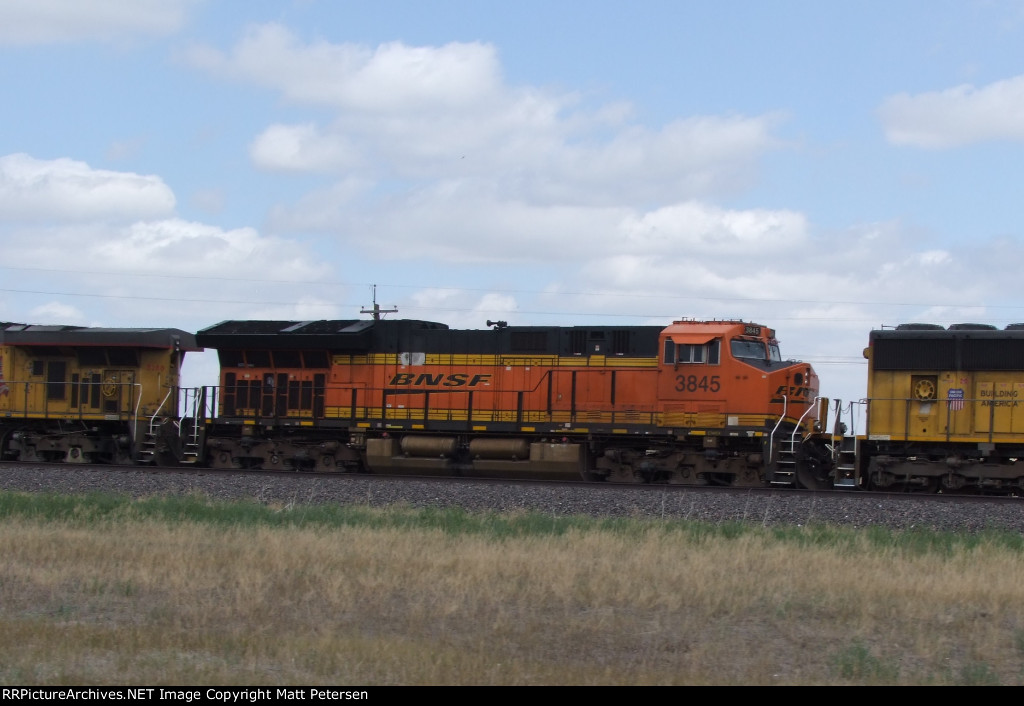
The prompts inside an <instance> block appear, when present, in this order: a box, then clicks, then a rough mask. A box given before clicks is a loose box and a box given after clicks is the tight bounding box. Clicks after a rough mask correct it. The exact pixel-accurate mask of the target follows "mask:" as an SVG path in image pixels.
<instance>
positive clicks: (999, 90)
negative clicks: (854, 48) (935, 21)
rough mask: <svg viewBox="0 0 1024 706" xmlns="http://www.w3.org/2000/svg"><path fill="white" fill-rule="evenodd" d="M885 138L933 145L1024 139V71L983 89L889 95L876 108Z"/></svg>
mask: <svg viewBox="0 0 1024 706" xmlns="http://www.w3.org/2000/svg"><path fill="white" fill-rule="evenodd" d="M878 114H879V117H880V118H881V120H882V126H883V128H884V129H885V134H886V137H887V138H888V139H889V141H890V142H892V143H894V144H897V145H909V146H912V147H923V148H930V149H941V148H949V147H960V146H962V145H968V144H972V143H976V142H984V141H989V140H1012V141H1024V76H1016V77H1014V78H1009V79H1006V80H1003V81H996V82H995V83H990V84H989V85H987V86H983V87H981V88H975V87H974V86H972V85H967V84H965V85H961V86H955V87H953V88H949V89H946V90H944V91H933V92H929V93H920V94H917V95H909V94H906V93H901V94H899V95H895V96H892V97H890V98H888V99H887V100H886V101H885V102H884V103H883V104H882V106H881V107H880V108H879V110H878Z"/></svg>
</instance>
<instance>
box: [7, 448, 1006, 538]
mask: <svg viewBox="0 0 1024 706" xmlns="http://www.w3.org/2000/svg"><path fill="white" fill-rule="evenodd" d="M0 490H6V491H17V492H31V493H39V492H45V493H59V494H83V493H93V492H98V493H113V494H119V495H128V496H131V497H135V498H142V497H150V496H154V495H190V494H191V495H199V496H203V497H208V498H210V499H212V500H224V501H230V500H251V501H255V502H259V503H263V504H267V505H273V506H275V507H282V508H286V507H295V506H300V505H319V504H336V505H351V504H355V505H367V506H374V507H388V506H399V507H410V508H426V507H433V508H450V507H461V508H464V509H466V510H470V511H482V512H516V511H532V512H539V513H546V514H551V515H552V516H569V515H590V516H596V517H637V518H666V519H667V518H675V519H689V520H698V521H701V522H708V523H714V524H718V523H724V522H734V521H740V522H744V523H750V524H758V525H764V526H778V525H783V526H802V525H807V524H831V525H842V526H852V527H869V526H873V525H875V526H884V527H889V528H892V529H903V530H905V529H913V528H918V529H932V530H942V531H954V532H977V531H980V530H985V529H1000V530H1008V531H1013V532H1021V533H1024V498H1014V499H1011V500H1010V501H1009V502H1007V501H1005V499H1001V498H982V497H971V498H966V499H965V498H956V497H953V496H945V497H942V496H940V497H930V498H921V497H910V496H899V495H895V496H894V495H884V496H874V495H871V496H869V495H867V494H865V493H859V492H857V491H851V492H849V493H840V494H835V493H813V492H807V491H788V492H787V491H781V492H766V491H763V490H752V491H745V492H744V491H741V490H725V489H719V488H711V489H707V488H679V487H659V486H641V487H636V488H632V487H629V486H614V487H611V486H601V485H560V484H550V485H539V484H525V483H515V482H498V481H483V480H475V481H467V480H461V479H460V480H459V481H458V482H453V481H452V480H451V479H443V478H438V479H406V478H398V479H396V478H381V477H375V476H363V475H345V476H319V477H313V476H308V475H297V474H296V475H281V474H263V473H259V472H253V473H248V474H241V473H228V474H226V473H217V472H195V471H193V470H187V471H164V470H153V469H144V468H125V469H106V468H91V467H78V466H71V467H67V466H63V467H53V466H36V465H22V464H3V465H0Z"/></svg>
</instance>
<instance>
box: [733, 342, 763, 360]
mask: <svg viewBox="0 0 1024 706" xmlns="http://www.w3.org/2000/svg"><path fill="white" fill-rule="evenodd" d="M730 348H731V350H732V357H733V358H753V359H755V360H764V359H765V355H764V344H763V343H761V342H760V341H740V340H737V339H733V340H732V342H731V343H730Z"/></svg>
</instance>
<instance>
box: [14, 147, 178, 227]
mask: <svg viewBox="0 0 1024 706" xmlns="http://www.w3.org/2000/svg"><path fill="white" fill-rule="evenodd" d="M174 205H175V199H174V194H173V192H172V191H171V190H170V189H169V188H168V187H167V185H166V184H164V182H163V181H162V180H161V179H160V178H159V177H156V176H142V175H139V174H132V173H130V172H114V171H107V170H103V169H93V168H91V167H89V165H88V164H86V163H84V162H78V161H75V160H71V159H54V160H39V159H35V158H33V157H31V156H29V155H27V154H10V155H7V156H5V157H0V212H2V214H3V219H4V220H24V221H47V222H52V221H56V222H61V221H63V222H74V221H93V220H106V219H110V220H115V221H121V222H124V221H130V220H134V219H137V218H152V217H160V216H165V215H168V214H170V213H172V212H173V210H174Z"/></svg>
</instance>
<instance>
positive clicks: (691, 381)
mask: <svg viewBox="0 0 1024 706" xmlns="http://www.w3.org/2000/svg"><path fill="white" fill-rule="evenodd" d="M720 389H722V384H721V381H720V380H719V377H718V376H717V375H676V392H697V391H698V390H700V391H701V392H718V391H719V390H720Z"/></svg>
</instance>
